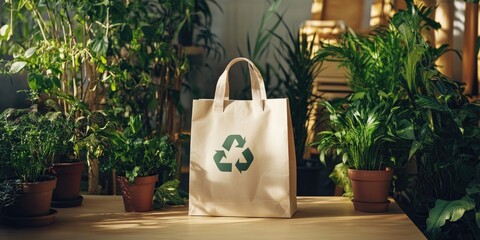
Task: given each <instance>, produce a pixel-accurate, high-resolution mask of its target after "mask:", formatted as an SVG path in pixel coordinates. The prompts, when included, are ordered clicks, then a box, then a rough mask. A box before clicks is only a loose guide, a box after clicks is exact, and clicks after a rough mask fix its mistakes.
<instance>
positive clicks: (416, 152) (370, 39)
mask: <svg viewBox="0 0 480 240" xmlns="http://www.w3.org/2000/svg"><path fill="white" fill-rule="evenodd" d="M431 11H432V9H431V8H427V7H422V6H420V7H418V6H415V5H414V4H413V2H412V1H407V9H406V10H405V11H400V12H399V13H397V14H396V15H395V16H394V17H393V19H392V20H391V22H390V24H389V26H388V28H381V29H379V30H377V31H376V32H374V33H373V34H371V35H368V36H366V37H359V36H357V35H354V34H347V35H346V36H345V37H344V38H343V39H342V40H341V41H340V42H339V44H340V45H338V46H326V49H325V50H324V51H322V52H320V54H325V55H319V58H325V57H326V58H327V59H332V58H333V59H335V60H337V61H340V62H341V64H342V66H345V67H347V69H348V71H349V73H350V80H351V81H352V82H351V85H352V87H353V89H354V91H355V94H356V95H358V94H366V95H370V94H372V93H381V92H385V93H386V94H387V95H394V96H396V98H397V99H398V101H397V103H396V104H394V106H395V107H396V108H398V109H399V111H400V112H401V113H402V114H401V115H400V117H399V118H398V119H397V120H396V121H394V122H396V127H395V128H396V132H397V135H398V137H400V138H403V139H405V140H407V141H401V142H402V144H401V145H399V146H397V145H398V144H395V145H391V146H388V147H386V148H387V149H390V152H391V156H393V157H395V159H397V163H398V162H400V165H399V166H400V167H402V166H404V164H403V162H406V161H409V163H411V165H412V166H414V168H415V171H413V172H410V173H409V175H397V179H396V182H399V181H402V182H407V183H409V184H408V185H406V186H402V187H399V186H397V185H396V186H395V190H396V191H398V193H399V195H401V196H404V197H402V198H399V199H397V201H398V202H399V203H400V204H402V205H403V206H406V207H407V209H413V212H414V213H415V215H416V218H414V219H418V217H419V216H420V219H421V220H420V221H423V222H420V223H419V226H423V225H426V228H423V227H421V228H422V230H425V233H426V235H427V236H428V237H429V238H432V239H443V238H445V239H475V237H476V236H479V235H480V228H479V227H478V226H479V223H480V218H479V217H478V216H480V215H479V212H480V211H479V208H478V205H479V203H480V198H479V196H480V195H479V191H478V183H479V181H478V180H479V178H480V147H479V146H478V144H477V143H478V141H480V128H479V125H478V123H479V119H480V107H479V105H478V104H477V103H470V102H469V101H468V100H467V98H466V97H465V96H464V95H463V93H462V92H463V86H462V84H460V83H459V82H456V81H453V80H451V79H448V78H447V77H445V76H444V75H442V74H441V73H440V72H439V71H438V69H437V68H436V66H435V60H436V59H437V58H438V57H439V56H441V55H442V54H443V53H445V51H447V47H446V46H440V47H438V48H435V47H433V46H430V45H429V43H428V42H427V41H425V39H424V38H423V37H422V31H423V30H425V29H426V28H428V27H430V28H434V29H436V28H438V27H440V25H439V24H438V23H436V22H434V21H433V20H432V19H429V18H428V17H427V16H428V15H429V13H431ZM379 49H382V51H378V50H379ZM392 56H396V57H392ZM388 71H391V73H388ZM354 104H355V102H349V103H348V105H349V106H351V105H354ZM373 108H375V107H373ZM404 127H407V128H404ZM402 129H406V130H402ZM392 132H395V131H392ZM339 135H340V136H343V134H339ZM406 143H407V144H406ZM405 144H406V145H405ZM405 146H406V147H405ZM402 148H403V151H402ZM405 196H406V197H405ZM427 216H428V218H427ZM422 218H423V219H422ZM417 223H418V222H417Z"/></svg>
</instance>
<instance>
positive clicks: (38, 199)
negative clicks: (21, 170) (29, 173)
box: [6, 177, 57, 217]
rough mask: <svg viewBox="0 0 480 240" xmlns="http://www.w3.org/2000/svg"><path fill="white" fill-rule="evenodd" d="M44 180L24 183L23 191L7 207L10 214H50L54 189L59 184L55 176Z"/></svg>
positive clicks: (21, 215)
mask: <svg viewBox="0 0 480 240" xmlns="http://www.w3.org/2000/svg"><path fill="white" fill-rule="evenodd" d="M50 179H51V180H46V181H43V182H33V183H22V184H21V191H20V194H19V196H18V197H17V199H16V200H15V203H14V204H13V205H12V206H9V207H7V208H6V213H7V215H8V216H15V217H39V216H46V215H49V214H50V204H51V202H52V193H53V189H55V186H56V184H57V179H56V178H55V177H50Z"/></svg>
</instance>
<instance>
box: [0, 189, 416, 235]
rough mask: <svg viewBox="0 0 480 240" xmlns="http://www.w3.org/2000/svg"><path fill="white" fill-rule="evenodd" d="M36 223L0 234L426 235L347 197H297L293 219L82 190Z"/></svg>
mask: <svg viewBox="0 0 480 240" xmlns="http://www.w3.org/2000/svg"><path fill="white" fill-rule="evenodd" d="M84 198H85V199H84V201H83V204H82V206H79V207H74V208H62V209H58V214H57V216H56V222H55V223H54V224H52V225H49V226H45V227H38V228H24V229H15V228H13V229H12V228H6V227H4V226H0V239H2V240H7V239H15V240H16V239H29V240H38V239H67V240H72V239H84V240H90V239H135V240H137V239H205V240H214V239H219V240H220V239H221V240H225V239H242V240H251V239H275V240H278V239H289V240H291V239H298V240H306V239H342V240H343V239H409V240H411V239H425V237H424V235H423V234H422V233H421V232H420V231H419V230H418V229H417V228H416V227H415V225H414V224H413V223H412V222H411V221H410V220H409V218H408V217H407V216H406V215H405V214H404V213H403V212H402V210H401V209H400V208H399V207H398V205H397V204H396V203H395V202H393V201H392V203H391V205H390V210H389V212H388V213H384V214H365V213H359V212H356V211H354V210H353V205H352V203H351V202H350V200H349V199H348V198H342V197H299V198H298V211H297V213H296V214H295V215H294V216H293V218H292V219H267V218H236V217H199V216H188V215H187V208H188V207H187V206H178V207H169V208H167V209H164V210H157V211H152V212H148V213H126V212H124V209H123V202H122V199H121V197H120V196H88V195H87V196H84Z"/></svg>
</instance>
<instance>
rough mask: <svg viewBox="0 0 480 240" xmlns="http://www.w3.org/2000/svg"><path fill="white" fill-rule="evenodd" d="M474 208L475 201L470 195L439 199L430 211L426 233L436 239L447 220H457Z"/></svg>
mask: <svg viewBox="0 0 480 240" xmlns="http://www.w3.org/2000/svg"><path fill="white" fill-rule="evenodd" d="M474 208H475V201H474V200H473V199H471V198H470V197H463V198H462V199H459V200H454V201H445V200H442V199H437V201H436V202H435V207H434V208H432V209H430V211H429V213H428V219H427V229H426V230H425V233H426V234H427V235H428V236H429V237H431V238H432V239H435V238H436V237H437V236H438V234H439V233H440V228H441V227H442V226H443V225H445V222H446V221H447V220H448V221H450V222H455V221H457V220H458V219H460V218H462V217H463V214H464V213H465V212H466V211H469V210H472V209H474ZM477 220H478V218H477Z"/></svg>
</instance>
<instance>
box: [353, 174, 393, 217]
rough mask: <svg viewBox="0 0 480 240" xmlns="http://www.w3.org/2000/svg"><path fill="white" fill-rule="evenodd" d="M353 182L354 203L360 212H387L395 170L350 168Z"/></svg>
mask: <svg viewBox="0 0 480 240" xmlns="http://www.w3.org/2000/svg"><path fill="white" fill-rule="evenodd" d="M348 177H349V178H350V180H351V182H352V191H353V203H354V207H355V210H357V211H360V212H385V211H387V209H388V204H389V201H388V192H389V191H390V183H391V182H392V177H393V171H391V170H384V171H366V170H354V169H348Z"/></svg>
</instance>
